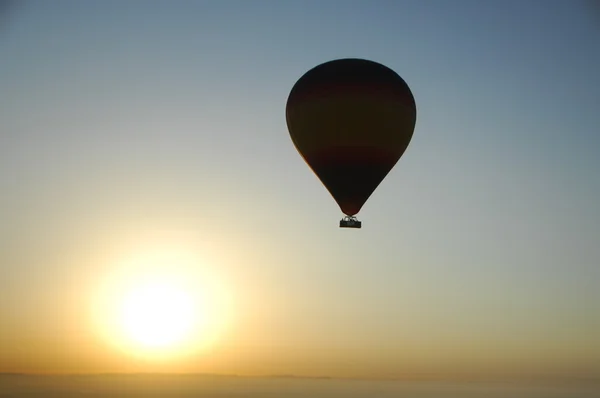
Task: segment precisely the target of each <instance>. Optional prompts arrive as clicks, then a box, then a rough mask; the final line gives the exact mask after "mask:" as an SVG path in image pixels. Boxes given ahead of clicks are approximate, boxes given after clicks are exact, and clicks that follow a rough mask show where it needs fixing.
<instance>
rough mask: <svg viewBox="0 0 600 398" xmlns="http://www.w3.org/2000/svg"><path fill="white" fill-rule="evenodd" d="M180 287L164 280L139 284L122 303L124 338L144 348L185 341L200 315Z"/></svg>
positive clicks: (166, 345)
mask: <svg viewBox="0 0 600 398" xmlns="http://www.w3.org/2000/svg"><path fill="white" fill-rule="evenodd" d="M194 304H195V303H194V300H193V298H192V296H191V294H189V293H188V292H186V291H185V290H183V289H182V288H181V287H178V286H175V285H174V284H172V283H171V284H169V283H166V282H164V281H153V282H149V283H148V282H147V283H144V284H141V285H140V286H138V287H136V288H134V289H132V291H131V292H129V293H128V294H127V295H126V297H125V299H124V301H123V309H122V312H121V322H122V326H123V328H124V331H125V333H126V335H127V337H128V338H129V339H130V340H131V341H132V342H133V343H134V344H139V345H142V346H144V347H146V348H150V349H152V348H165V347H169V346H173V345H175V344H177V343H181V342H182V341H184V340H185V339H186V338H187V337H188V335H189V334H190V332H191V331H192V328H193V326H194V323H195V322H197V321H199V319H197V318H198V317H201V316H202V314H201V312H199V311H198V309H197V308H194Z"/></svg>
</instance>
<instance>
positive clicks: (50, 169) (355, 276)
mask: <svg viewBox="0 0 600 398" xmlns="http://www.w3.org/2000/svg"><path fill="white" fill-rule="evenodd" d="M19 3H20V4H19V5H18V6H14V7H9V8H6V12H5V14H4V15H3V16H2V18H1V19H0V21H1V22H0V23H1V24H2V26H0V192H1V195H0V371H31V372H72V371H90V372H95V371H110V372H112V371H116V372H119V371H127V370H161V371H191V372H217V373H239V374H274V373H275V374H280V373H295V374H305V375H311V374H312V375H315V374H316V375H322V374H328V375H342V376H386V377H387V376H398V375H403V374H416V373H422V372H437V373H444V372H446V373H447V372H466V373H469V372H492V373H493V372H509V373H511V372H512V373H523V374H530V373H552V374H555V373H563V374H567V373H568V374H580V375H581V374H593V375H597V376H600V289H598V283H599V281H600V245H599V243H600V242H599V241H598V238H599V237H600V205H599V203H600V201H599V199H598V198H599V195H600V174H599V172H600V156H598V150H599V149H600V134H599V126H600V73H599V71H600V12H599V13H597V14H593V13H592V11H593V8H591V7H589V5H590V3H589V2H585V1H551V0H544V1H541V0H540V1H496V2H492V1H477V0H472V1H458V0H457V1H444V0H439V1H433V0H428V1H417V0H415V1H351V0H347V1H342V0H339V1H324V0H323V1H312V0H310V1H309V0H307V1H295V2H292V1H275V0H273V1H253V2H250V1H247V2H246V1H241V0H240V1H235V2H234V1H128V2H120V1H102V2H100V1H59V0H56V1H52V2H49V1H41V0H38V1H33V0H27V1H23V2H19ZM342 57H361V58H368V59H372V60H375V61H378V62H381V63H383V64H385V65H387V66H389V67H391V68H393V69H394V70H396V71H397V72H398V73H399V74H400V75H401V76H402V77H403V78H404V79H405V80H406V81H407V83H408V84H409V85H410V87H411V89H412V90H413V93H414V95H415V98H416V101H417V108H418V120H417V127H416V131H415V135H414V138H413V141H412V142H411V145H410V147H409V149H408V150H407V152H406V154H405V155H404V156H403V158H402V159H401V160H400V162H399V163H398V164H397V165H396V167H395V168H394V170H393V171H392V172H391V173H390V174H389V175H388V177H387V178H386V180H385V181H384V182H383V183H382V184H381V185H380V186H379V188H378V190H377V191H376V192H375V193H374V194H373V195H372V197H371V198H370V199H369V201H368V202H367V204H366V205H365V206H364V207H363V209H362V211H361V213H360V214H359V218H360V219H361V220H362V221H363V228H362V229H361V230H342V229H340V228H338V221H339V219H340V218H341V216H342V214H341V212H340V210H339V208H338V207H337V205H336V204H335V202H334V201H333V199H332V198H331V197H330V196H329V194H328V193H327V191H326V190H325V189H324V187H323V186H322V185H321V183H320V182H319V181H318V179H317V178H316V177H315V176H314V175H313V174H312V173H311V172H310V170H309V168H308V167H307V166H306V165H305V164H304V162H303V161H302V159H301V157H300V156H299V155H298V153H297V152H296V150H295V148H294V146H293V144H292V142H291V140H290V138H289V135H288V132H287V128H286V124H285V103H286V100H287V96H288V94H289V90H290V89H291V87H292V85H293V84H294V83H295V81H296V80H297V79H298V78H299V77H300V76H301V75H302V74H303V73H304V72H306V71H307V70H308V69H310V68H312V67H313V66H315V65H317V64H319V63H322V62H325V61H328V60H331V59H335V58H342ZM160 245H175V246H181V247H185V248H186V250H190V251H192V252H193V253H194V255H197V256H199V257H200V258H203V259H204V260H203V261H204V262H203V265H202V266H203V267H205V268H206V269H208V270H209V272H211V273H213V274H215V275H218V277H219V278H220V280H222V281H223V282H222V283H223V285H224V286H226V290H227V291H229V293H230V297H231V308H232V310H231V321H230V324H229V326H228V327H227V328H226V330H225V331H223V332H222V335H221V336H220V338H219V341H218V343H217V344H215V345H214V347H213V348H212V349H211V350H209V351H208V352H205V353H203V354H198V355H195V356H191V357H187V358H186V359H182V360H180V361H179V362H176V363H169V364H168V365H165V364H162V365H160V366H159V365H157V364H154V363H151V362H142V361H139V360H136V359H135V358H131V357H129V356H127V355H126V354H124V353H122V352H119V351H118V350H115V349H114V348H111V347H110V346H109V345H107V344H106V343H105V342H104V341H103V340H102V339H101V338H99V337H98V336H97V334H96V333H95V330H94V326H93V322H92V321H91V320H90V319H91V318H92V316H91V315H90V312H91V311H92V310H91V309H90V308H91V306H90V304H89V303H90V302H91V301H93V298H92V296H94V294H96V293H94V292H95V291H96V288H97V286H98V285H99V283H100V282H99V281H102V280H104V279H105V278H106V277H107V275H109V274H111V273H112V272H116V271H114V269H116V268H115V267H117V266H116V264H117V263H119V261H121V259H123V258H126V257H127V256H135V255H136V253H138V254H139V253H143V252H144V250H149V248H152V247H156V246H160ZM140 255H142V254H140Z"/></svg>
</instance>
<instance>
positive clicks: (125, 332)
mask: <svg viewBox="0 0 600 398" xmlns="http://www.w3.org/2000/svg"><path fill="white" fill-rule="evenodd" d="M214 269H215V268H214V266H213V267H210V263H208V262H206V261H203V260H202V259H200V258H197V257H196V256H194V255H192V254H190V253H188V252H185V251H181V250H180V251H173V250H148V251H145V252H143V254H141V255H136V256H132V257H129V258H125V259H124V260H123V261H121V262H120V263H119V264H118V265H117V266H116V267H115V268H113V270H112V272H110V273H109V274H108V275H107V276H106V278H105V279H104V280H103V281H102V282H101V283H99V285H100V287H99V290H98V293H97V294H96V295H95V299H94V303H95V304H94V311H93V313H94V325H95V329H96V331H97V333H99V334H100V335H101V336H102V339H103V340H104V341H105V342H107V343H109V344H110V345H111V346H113V347H117V348H118V349H119V350H120V351H121V352H123V353H124V354H126V355H128V356H131V355H133V356H135V357H141V358H143V359H144V360H148V359H151V360H160V359H173V358H179V357H182V356H188V355H193V354H195V353H197V352H199V351H203V350H207V349H209V348H211V347H213V346H214V345H215V344H216V342H217V341H218V340H219V338H221V337H222V335H223V333H224V332H225V329H226V327H227V326H228V321H229V319H230V318H229V314H230V297H229V295H228V294H227V293H228V292H229V291H228V290H227V289H225V288H224V283H222V280H221V279H220V278H218V277H217V275H216V273H215V272H211V270H214Z"/></svg>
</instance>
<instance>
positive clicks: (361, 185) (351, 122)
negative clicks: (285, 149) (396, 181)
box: [286, 59, 417, 216]
mask: <svg viewBox="0 0 600 398" xmlns="http://www.w3.org/2000/svg"><path fill="white" fill-rule="evenodd" d="M416 116H417V111H416V104H415V100H414V97H413V95H412V93H411V91H410V88H409V87H408V85H407V84H406V82H405V81H404V80H403V79H402V78H401V77H400V76H399V75H398V74H397V73H396V72H394V71H393V70H391V69H390V68H388V67H386V66H384V65H381V64H379V63H376V62H373V61H368V60H364V59H338V60H334V61H329V62H326V63H324V64H321V65H318V66H316V67H315V68H313V69H311V70H309V71H308V72H306V73H305V74H304V75H303V76H302V77H301V78H300V79H299V80H298V81H297V82H296V84H295V85H294V87H293V88H292V90H291V92H290V95H289V97H288V101H287V106H286V121H287V126H288V130H289V133H290V136H291V139H292V141H293V143H294V145H295V146H296V149H297V150H298V152H299V153H300V155H301V156H302V157H303V158H304V160H305V161H306V163H307V164H308V166H309V167H310V168H311V169H312V170H313V172H314V173H315V174H316V175H317V177H318V178H319V179H320V180H321V182H322V183H323V185H325V187H326V188H327V190H328V191H329V192H330V193H331V195H332V196H333V198H334V199H335V201H336V202H337V203H338V205H339V206H340V208H341V210H342V212H343V213H344V214H346V215H347V216H354V215H355V214H357V213H358V212H359V211H360V209H361V208H362V206H363V205H364V204H365V202H366V201H367V199H368V198H369V196H371V194H372V193H373V192H374V191H375V189H376V188H377V186H378V185H379V184H380V183H381V182H382V181H383V179H384V178H385V177H386V175H387V174H388V173H389V172H390V171H391V170H392V168H393V167H394V165H395V164H396V162H398V160H399V159H400V157H401V156H402V155H403V154H404V151H405V150H406V148H407V147H408V144H409V143H410V140H411V138H412V135H413V131H414V128H415V123H416Z"/></svg>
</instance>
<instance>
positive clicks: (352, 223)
mask: <svg viewBox="0 0 600 398" xmlns="http://www.w3.org/2000/svg"><path fill="white" fill-rule="evenodd" d="M361 226H362V222H360V221H358V220H357V219H356V217H351V216H346V217H344V218H342V219H341V220H340V228H360V227H361Z"/></svg>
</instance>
